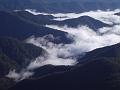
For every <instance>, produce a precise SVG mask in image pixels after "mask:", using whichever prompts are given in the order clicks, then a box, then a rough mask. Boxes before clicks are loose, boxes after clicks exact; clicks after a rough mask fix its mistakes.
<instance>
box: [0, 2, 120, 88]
mask: <svg viewBox="0 0 120 90" xmlns="http://www.w3.org/2000/svg"><path fill="white" fill-rule="evenodd" d="M119 5H120V2H119V1H118V0H116V1H113V2H107V1H105V2H104V1H103V0H102V1H99V2H97V1H95V0H94V1H93V2H92V1H88V0H85V1H83V0H82V1H80V0H75V1H74V0H66V1H65V0H60V1H58V0H46V1H45V0H41V1H40V0H22V1H21V0H0V90H27V89H28V90H120V84H119V83H120V44H116V45H113V46H107V47H103V48H99V49H96V50H93V51H90V52H85V53H84V55H78V54H77V55H75V56H76V57H75V60H76V59H77V62H78V63H77V64H76V65H75V66H69V65H68V66H67V65H66V66H64V65H59V66H57V65H55V66H53V65H45V66H42V67H39V68H36V69H34V70H30V71H31V72H33V73H34V75H32V76H30V77H29V78H27V79H25V80H23V81H20V82H16V81H15V80H14V79H11V78H8V77H6V75H8V74H9V72H10V71H11V70H16V72H20V71H21V70H22V69H25V68H26V67H27V66H28V65H29V64H30V63H31V62H32V60H36V58H38V57H40V56H44V55H48V51H47V49H46V48H45V47H42V46H39V45H35V44H34V42H33V43H32V44H30V43H27V42H26V40H27V39H29V38H30V37H31V36H34V37H35V40H37V38H43V37H45V36H48V35H52V36H53V39H51V38H49V37H48V38H45V39H46V40H48V42H49V43H48V44H49V46H50V48H53V49H54V50H55V52H50V55H52V54H54V53H57V52H58V51H57V50H56V48H57V49H60V50H61V51H63V52H64V50H62V49H61V47H62V46H66V47H65V48H67V47H68V46H69V44H70V45H71V44H72V43H75V44H76V42H74V41H75V40H74V39H73V38H74V36H73V37H72V38H71V37H69V35H68V33H67V32H65V31H60V30H57V29H52V28H48V27H46V25H58V26H65V25H67V26H68V27H72V28H77V27H78V26H79V25H83V26H88V27H89V28H90V29H92V30H93V32H96V33H95V34H96V36H97V30H98V29H100V28H103V27H109V28H110V27H111V25H109V24H106V23H104V22H102V21H99V20H97V19H94V18H92V17H90V16H81V17H78V18H72V19H67V20H63V21H57V20H55V18H56V17H54V16H53V15H43V14H39V15H33V14H31V13H29V12H27V11H25V10H24V9H26V8H32V9H36V10H38V11H40V12H47V13H58V12H62V13H67V12H74V13H78V12H83V11H89V10H97V9H102V10H103V9H115V8H119V7H120V6H119ZM99 6H100V7H99ZM13 10H18V11H13ZM19 10H20V11H19ZM115 15H118V16H119V15H120V14H119V13H116V14H115ZM110 33H111V32H110ZM83 34H84V33H83ZM90 35H91V36H92V34H90ZM83 36H84V35H83ZM85 36H87V34H85ZM113 36H114V35H113ZM88 38H89V37H88ZM78 39H79V38H78ZM100 39H101V38H100ZM97 40H99V39H97ZM43 42H44V41H43ZM93 42H94V41H93ZM108 42H109V41H108ZM45 43H46V42H45ZM86 43H87V41H86ZM52 44H53V46H52ZM96 44H97V43H96ZM57 45H58V46H57ZM38 46H39V47H38ZM83 46H84V44H83ZM75 47H77V45H76V46H75ZM70 48H74V45H71V47H70ZM75 50H76V49H75ZM67 51H68V52H69V51H70V50H69V49H68V50H67ZM51 53H52V54H51ZM65 53H66V54H69V53H67V52H65ZM72 53H74V50H73V51H72ZM63 54H64V53H63ZM65 56H66V55H63V56H62V55H61V54H60V55H57V56H56V57H59V59H65V60H67V59H66V58H68V57H65ZM46 57H47V56H46ZM52 59H54V58H52ZM55 59H56V58H55ZM69 59H74V57H70V58H69ZM68 61H69V60H68Z"/></svg>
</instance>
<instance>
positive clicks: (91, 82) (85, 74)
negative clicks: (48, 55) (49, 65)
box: [9, 44, 120, 90]
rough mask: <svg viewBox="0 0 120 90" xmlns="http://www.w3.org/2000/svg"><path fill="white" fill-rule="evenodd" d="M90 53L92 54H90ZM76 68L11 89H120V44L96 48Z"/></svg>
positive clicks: (27, 81) (25, 81) (28, 81)
mask: <svg viewBox="0 0 120 90" xmlns="http://www.w3.org/2000/svg"><path fill="white" fill-rule="evenodd" d="M89 55H90V56H89ZM88 59H89V62H86V63H85V62H84V64H81V63H80V64H78V66H76V69H74V70H71V71H69V72H66V73H63V74H54V75H51V76H48V77H44V78H42V79H35V80H30V79H28V80H24V81H22V82H20V83H18V84H17V85H15V86H14V87H12V88H10V89H9V90H21V89H22V90H26V89H28V90H34V89H36V90H39V89H44V90H56V89H57V90H66V89H69V90H80V89H82V90H89V89H92V90H119V89H120V86H119V83H120V79H119V78H120V76H119V75H120V63H119V62H120V44H116V45H113V46H109V47H105V48H100V49H96V50H94V51H91V52H89V53H88V54H86V55H85V57H84V58H82V59H81V60H88Z"/></svg>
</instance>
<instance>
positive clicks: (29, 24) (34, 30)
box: [0, 11, 72, 43]
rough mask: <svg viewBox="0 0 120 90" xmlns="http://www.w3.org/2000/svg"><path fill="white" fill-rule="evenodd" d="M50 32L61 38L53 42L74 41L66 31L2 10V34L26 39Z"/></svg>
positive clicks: (0, 30) (0, 14) (0, 31)
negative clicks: (68, 36)
mask: <svg viewBox="0 0 120 90" xmlns="http://www.w3.org/2000/svg"><path fill="white" fill-rule="evenodd" d="M43 19H44V18H43ZM41 22H42V21H41ZM49 34H52V35H53V36H54V37H55V38H57V37H59V38H60V39H59V40H54V41H52V40H51V41H52V42H55V43H70V42H72V40H70V39H68V38H67V36H66V34H67V33H66V32H62V31H58V30H54V29H51V28H47V27H44V26H42V25H41V24H39V23H34V22H33V21H31V20H30V19H24V20H23V19H21V18H19V17H18V16H16V14H15V15H14V14H13V13H12V14H11V13H9V12H4V11H0V36H8V37H13V38H17V39H19V40H25V39H27V38H29V37H30V36H32V35H34V36H36V37H42V36H45V35H49Z"/></svg>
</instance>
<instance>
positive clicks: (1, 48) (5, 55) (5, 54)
mask: <svg viewBox="0 0 120 90" xmlns="http://www.w3.org/2000/svg"><path fill="white" fill-rule="evenodd" d="M45 53H46V52H45V51H44V50H43V49H42V48H40V47H36V46H34V45H31V44H26V43H23V42H21V41H19V40H16V39H14V38H8V37H0V89H2V88H7V87H8V86H9V85H12V84H13V83H11V84H10V83H9V82H13V81H11V80H10V79H7V78H6V77H5V75H7V74H8V72H9V71H10V70H13V69H16V70H21V69H22V68H24V67H26V65H28V64H29V63H30V62H31V60H32V59H35V58H37V57H38V56H43V55H44V54H45ZM2 82H3V83H2ZM7 84H8V86H7ZM4 85H6V87H5V86H4Z"/></svg>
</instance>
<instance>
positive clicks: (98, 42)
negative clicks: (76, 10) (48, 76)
mask: <svg viewBox="0 0 120 90" xmlns="http://www.w3.org/2000/svg"><path fill="white" fill-rule="evenodd" d="M118 11H119V10H115V11H100V10H98V11H91V12H85V13H81V14H71V15H70V14H52V15H53V16H55V17H59V16H60V17H68V18H69V19H70V18H77V17H80V16H82V15H88V16H91V17H93V18H95V19H98V20H100V21H103V22H106V23H109V24H115V25H114V26H113V27H104V28H100V29H98V30H97V31H94V30H92V29H90V28H89V27H87V26H78V27H77V28H69V27H67V26H64V27H61V26H57V25H46V27H49V28H53V29H55V30H60V31H64V32H67V33H68V35H67V36H68V37H69V38H72V39H73V40H74V42H73V43H71V44H54V43H52V42H49V41H48V40H47V39H46V37H49V38H51V39H54V37H53V35H47V36H44V37H34V36H31V37H29V38H28V39H27V40H26V43H32V44H34V45H36V46H39V47H42V48H43V49H45V50H46V51H47V52H48V54H47V55H46V56H45V57H37V58H36V59H35V60H32V62H31V63H30V64H29V65H28V66H27V67H26V68H25V69H22V70H21V72H19V73H17V72H15V70H12V71H10V72H9V74H8V75H7V77H9V78H15V79H16V80H23V79H25V78H28V77H30V76H32V75H33V74H34V69H36V68H39V67H42V66H44V65H48V64H51V65H55V66H59V65H65V66H68V65H70V66H71V65H75V64H76V63H77V62H78V60H77V58H78V57H82V56H84V55H85V53H86V52H89V51H92V50H94V49H97V48H101V47H105V46H110V45H114V44H117V43H120V17H119V16H117V15H114V13H116V12H118ZM29 12H30V11H29ZM31 13H33V11H32V12H31ZM34 13H35V15H37V14H40V13H36V12H34ZM45 15H47V14H46V13H45Z"/></svg>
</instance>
